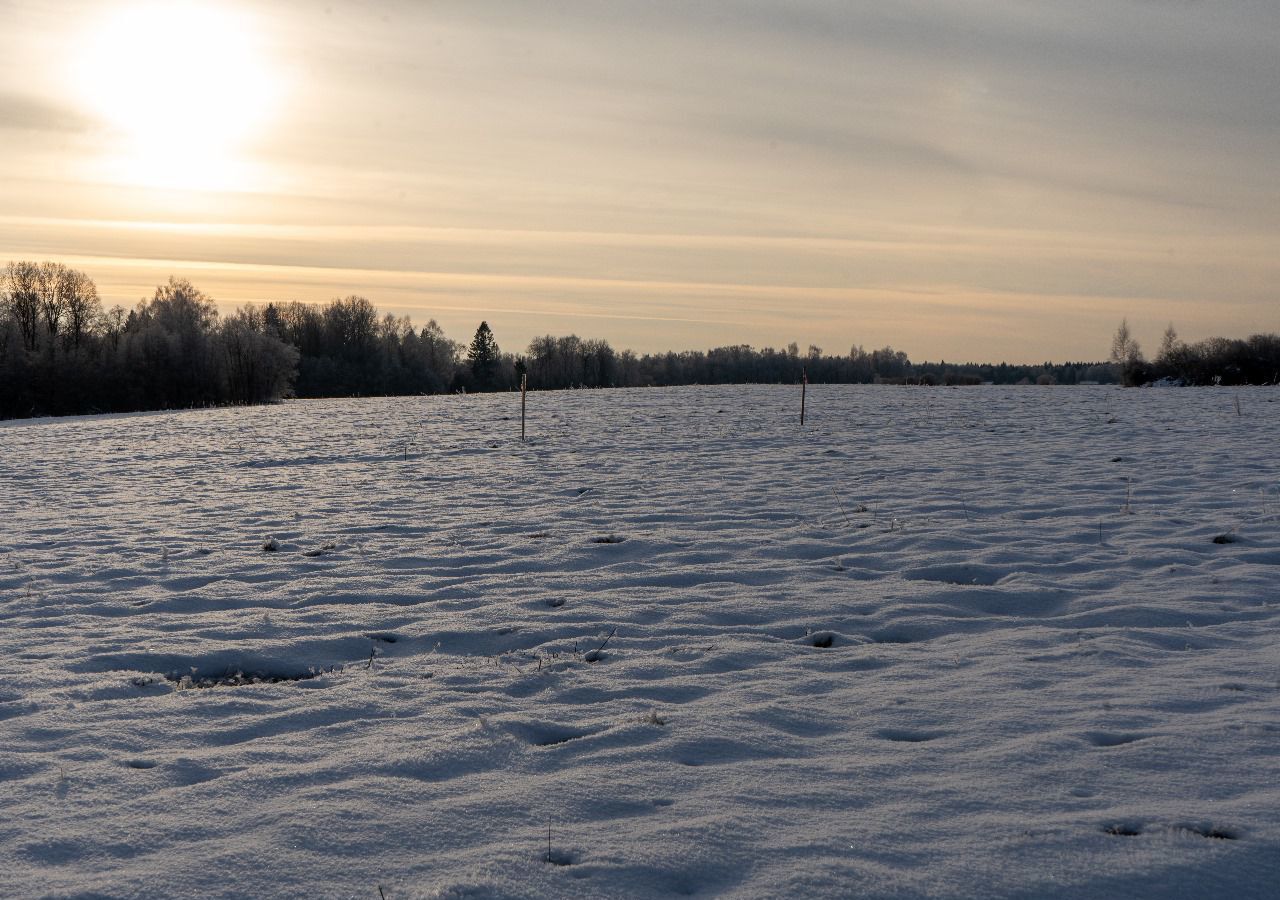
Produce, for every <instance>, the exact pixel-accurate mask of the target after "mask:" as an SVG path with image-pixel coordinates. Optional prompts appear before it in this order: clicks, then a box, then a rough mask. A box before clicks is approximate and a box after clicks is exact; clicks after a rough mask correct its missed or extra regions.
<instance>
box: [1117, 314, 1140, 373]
mask: <svg viewBox="0 0 1280 900" xmlns="http://www.w3.org/2000/svg"><path fill="white" fill-rule="evenodd" d="M1111 362H1112V363H1113V364H1114V365H1115V366H1116V368H1117V369H1118V370H1119V373H1120V380H1121V381H1122V382H1123V383H1124V384H1126V385H1135V384H1142V383H1143V381H1144V380H1145V377H1146V366H1145V365H1144V363H1143V359H1142V347H1140V346H1139V345H1138V341H1137V339H1136V338H1135V337H1134V336H1133V334H1132V332H1130V331H1129V320H1128V319H1121V320H1120V327H1119V328H1117V329H1116V333H1115V336H1114V337H1112V338H1111Z"/></svg>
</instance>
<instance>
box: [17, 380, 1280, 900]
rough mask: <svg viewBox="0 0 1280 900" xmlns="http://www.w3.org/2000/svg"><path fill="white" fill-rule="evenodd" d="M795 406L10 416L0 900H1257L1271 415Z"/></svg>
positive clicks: (558, 399) (919, 401)
mask: <svg viewBox="0 0 1280 900" xmlns="http://www.w3.org/2000/svg"><path fill="white" fill-rule="evenodd" d="M798 399H799V398H798V394H797V391H796V389H793V388H788V387H765V388H685V389H677V390H648V391H622V392H613V391H598V392H570V393H548V394H531V395H530V426H529V436H530V440H529V441H528V442H527V443H525V444H522V443H521V442H520V441H519V398H518V397H514V396H511V395H498V396H494V395H490V396H470V397H432V398H414V399H385V400H382V399H379V400H347V401H322V402H321V401H312V402H295V403H289V404H286V405H282V406H277V407H269V408H254V409H235V410H217V411H195V412H179V413H162V414H148V415H133V416H114V417H95V418H83V419H68V420H57V421H43V422H10V423H4V424H2V425H0V486H2V487H0V522H2V523H3V524H2V525H0V642H2V643H0V674H2V676H3V677H2V679H0V808H2V809H3V816H0V895H3V896H14V897H19V896H20V897H38V896H73V895H74V896H86V897H87V896H95V897H96V896H103V897H335V898H337V897H362V898H370V897H378V896H379V888H381V891H382V893H383V895H384V896H385V897H386V898H387V900H400V898H410V897H434V896H444V897H463V896H467V897H471V896H476V897H489V896H495V897H496V896H512V897H523V896H541V897H606V896H637V897H667V896H673V895H703V896H733V897H783V896H806V897H807V896H832V897H844V896H848V897H855V896H856V897H861V898H875V897H1027V898H1031V897H1081V898H1084V897H1164V896H1185V897H1227V896H1229V897H1233V898H1248V897H1277V896H1280V471H1278V467H1277V453H1276V447H1277V442H1278V439H1280V392H1277V391H1276V390H1275V389H1265V388H1263V389H1242V390H1240V391H1235V390H1226V389H1216V390H1191V389H1170V390H1129V391H1122V390H1120V389H1116V388H1105V387H1102V388H998V387H984V388H965V389H958V390H957V389H944V388H934V389H928V388H892V387H879V388H875V387H825V386H815V387H812V388H811V389H810V391H809V401H810V402H809V413H810V418H809V423H808V424H807V425H806V426H805V428H804V429H801V428H799V427H798V426H797V423H796V412H797V406H798ZM1237 399H1238V401H1239V410H1238V412H1237V406H1236V401H1237ZM1215 538H1218V542H1215ZM269 542H274V543H271V546H274V547H276V548H277V549H274V550H268V549H264V545H267V544H268V543H269ZM610 636H611V637H610ZM548 833H549V834H550V838H549V840H550V853H549V854H548ZM548 855H549V856H550V859H548Z"/></svg>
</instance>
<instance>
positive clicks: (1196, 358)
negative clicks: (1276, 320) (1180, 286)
mask: <svg viewBox="0 0 1280 900" xmlns="http://www.w3.org/2000/svg"><path fill="white" fill-rule="evenodd" d="M1111 362H1112V364H1113V365H1114V366H1115V367H1116V369H1117V370H1118V371H1119V373H1120V378H1121V381H1122V382H1123V383H1124V384H1126V385H1130V386H1134V385H1142V384H1152V383H1156V382H1164V383H1166V384H1179V385H1190V386H1204V385H1215V384H1218V385H1241V384H1280V335H1277V334H1255V335H1252V336H1251V337H1248V338H1246V339H1244V340H1240V339H1238V338H1219V337H1215V338H1208V339H1206V340H1203V341H1197V342H1196V343H1194V344H1188V343H1186V342H1184V341H1182V340H1181V339H1180V338H1179V337H1178V332H1177V331H1176V330H1175V329H1174V327H1173V326H1172V325H1170V326H1169V327H1168V328H1167V329H1165V332H1164V337H1163V338H1162V339H1161V341H1160V349H1159V351H1158V352H1157V353H1156V358H1155V359H1154V360H1151V361H1148V360H1147V359H1146V357H1144V356H1143V354H1142V348H1141V347H1140V346H1139V345H1138V342H1137V340H1135V339H1134V337H1133V335H1132V334H1131V333H1130V331H1129V323H1128V321H1124V322H1121V323H1120V328H1119V329H1117V331H1116V333H1115V337H1113V338H1112V341H1111Z"/></svg>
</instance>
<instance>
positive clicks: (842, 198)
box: [0, 0, 1280, 361]
mask: <svg viewBox="0 0 1280 900" xmlns="http://www.w3.org/2000/svg"><path fill="white" fill-rule="evenodd" d="M81 6H82V9H83V11H84V12H85V13H86V14H87V13H88V11H90V10H92V9H101V8H105V7H106V6H109V4H106V3H89V2H87V0H86V2H85V3H84V4H82V5H81ZM327 8H328V12H327V13H325V14H322V15H317V14H316V12H315V7H314V6H313V5H311V4H303V3H301V2H300V0H298V2H293V0H289V2H283V0H282V2H275V3H264V4H258V5H257V6H256V7H255V14H257V15H259V17H260V21H261V22H262V23H263V27H264V29H265V32H264V36H263V37H264V42H265V43H266V44H267V45H268V46H270V47H271V48H273V53H274V54H275V64H276V65H277V66H278V67H279V68H280V69H281V70H282V71H286V72H288V73H289V74H290V77H291V79H292V81H293V82H294V83H296V84H299V85H304V86H306V87H305V89H300V90H299V91H298V92H297V93H296V95H295V96H294V97H293V101H292V102H291V104H290V105H289V107H288V108H287V109H286V110H285V111H284V112H283V113H282V115H281V117H280V118H279V120H278V121H277V122H276V123H275V125H274V127H273V128H271V129H268V130H267V131H265V132H264V133H263V134H261V135H260V136H259V139H258V141H257V142H256V144H255V147H254V160H253V161H254V163H255V165H256V166H257V169H256V170H255V171H260V172H261V173H262V178H261V179H260V183H258V184H255V185H254V186H253V187H252V189H250V190H247V191H245V192H241V193H230V194H222V195H210V194H198V193H195V192H181V191H170V192H167V193H164V192H154V191H140V190H138V189H137V188H136V187H133V186H130V185H127V184H118V185H112V184H106V183H95V182H94V179H93V178H92V177H89V176H83V175H82V176H75V175H72V176H71V177H66V176H65V175H59V174H58V173H59V172H76V171H81V169H79V168H77V165H78V164H79V163H80V162H83V161H84V160H85V159H86V158H87V155H90V154H92V152H93V151H92V145H93V143H94V141H93V140H92V134H91V133H90V135H89V137H88V138H87V139H85V140H80V138H79V137H78V136H77V135H76V134H74V133H73V134H71V135H69V136H66V137H65V139H64V140H63V142H62V144H61V145H60V146H59V148H58V150H57V153H56V154H55V156H54V157H51V158H50V159H48V160H44V161H41V162H36V161H35V160H34V158H33V157H32V156H31V155H30V146H29V144H30V141H27V144H28V147H27V151H28V155H26V156H18V155H12V154H13V153H14V151H12V150H7V149H5V148H3V147H0V163H7V164H6V165H4V166H3V167H0V172H3V173H6V174H3V175H0V188H2V189H3V190H4V192H5V194H6V195H7V196H8V197H10V198H12V199H11V202H10V203H9V204H8V205H7V210H6V213H7V215H5V216H3V217H0V248H3V249H4V250H6V251H7V252H9V253H17V252H21V253H30V254H40V255H48V256H54V257H60V256H65V255H67V254H78V255H79V256H81V257H83V258H91V259H97V260H108V261H109V260H116V261H117V262H111V263H109V265H110V266H111V271H112V273H113V274H112V277H113V278H114V277H117V276H119V275H120V274H121V273H122V272H123V271H124V268H125V267H127V266H129V265H132V266H133V267H134V269H133V271H134V275H133V276H130V277H131V278H136V279H138V280H141V279H143V278H144V274H143V273H146V275H145V277H147V278H156V279H158V278H163V277H164V275H166V274H167V272H166V271H163V269H164V268H165V267H166V266H170V267H179V266H183V265H186V264H188V263H190V264H192V265H196V266H212V267H213V268H208V269H202V270H200V271H202V272H205V273H206V277H214V278H216V279H217V284H218V287H219V290H218V291H217V292H216V293H218V295H219V296H220V297H221V298H222V299H224V300H235V299H242V298H259V297H265V296H267V295H268V291H269V290H279V291H295V292H296V293H295V296H300V297H302V298H303V299H323V298H324V297H326V296H333V295H337V294H342V293H346V292H352V291H355V292H361V293H368V294H369V295H370V296H371V297H372V298H373V299H374V300H375V301H376V302H379V303H380V304H384V305H392V304H394V305H395V306H396V308H397V309H402V310H405V311H412V312H414V314H415V316H416V317H417V318H425V316H427V315H433V314H435V313H437V312H439V313H440V317H441V318H442V319H445V318H450V317H452V316H454V315H455V314H456V320H457V322H458V328H460V329H462V330H463V332H464V333H465V331H468V330H469V328H470V327H474V323H472V324H471V325H470V326H468V324H467V323H468V322H469V321H470V319H473V318H479V317H483V316H486V315H490V316H491V320H492V319H495V318H496V319H498V321H497V322H496V323H494V324H495V325H496V326H497V327H499V328H501V326H502V321H501V316H498V315H496V314H497V313H499V312H501V313H502V316H507V317H509V322H510V324H509V328H510V329H512V331H513V332H514V333H515V335H516V337H515V340H516V341H517V343H520V342H522V341H523V340H525V339H526V338H527V337H528V336H531V335H532V334H533V333H538V332H539V331H541V330H544V328H543V327H542V325H546V326H547V327H549V325H548V323H555V324H557V325H558V326H561V327H564V328H565V330H578V331H584V330H590V329H589V328H588V325H586V324H584V325H574V324H573V322H574V319H573V316H575V315H576V316H579V317H581V318H582V320H583V321H584V322H588V323H589V322H590V321H592V320H594V321H597V322H600V323H613V324H610V325H609V327H608V328H607V329H606V330H605V331H604V333H602V336H605V337H609V338H610V339H613V340H615V341H617V342H618V343H621V344H626V343H633V344H635V345H637V346H638V347H639V349H657V348H659V347H682V346H689V345H698V344H701V343H705V342H708V341H711V342H717V343H721V342H723V343H729V342H737V341H750V342H755V343H761V342H763V341H764V340H773V341H774V342H778V341H777V338H776V335H777V333H778V329H783V330H789V331H790V332H791V333H790V335H789V336H788V339H791V338H794V339H795V340H798V341H800V342H801V343H807V342H809V341H812V342H815V343H819V344H823V345H831V346H840V345H843V344H844V343H846V342H849V341H852V340H854V339H858V340H866V341H867V342H868V343H876V344H880V343H886V342H893V343H894V344H895V345H900V346H903V347H904V348H906V349H908V350H909V351H911V352H912V353H913V355H916V356H933V357H939V356H946V357H949V358H950V357H958V356H960V355H962V353H961V351H964V352H966V353H970V354H976V355H980V356H988V357H991V358H1008V359H1011V360H1031V361H1035V360H1039V359H1043V358H1044V357H1045V356H1053V357H1059V358H1060V357H1065V356H1071V357H1075V358H1082V357H1086V358H1087V357H1091V356H1097V355H1099V354H1100V353H1101V352H1102V351H1101V350H1099V349H1097V348H1099V347H1100V346H1101V345H1102V344H1105V342H1106V338H1107V336H1108V335H1109V334H1110V332H1111V331H1112V330H1113V329H1114V324H1115V322H1117V321H1118V320H1119V319H1120V318H1121V317H1123V316H1128V317H1130V319H1131V320H1138V321H1136V324H1137V325H1138V327H1139V329H1140V330H1139V336H1140V337H1144V338H1147V339H1148V341H1153V340H1155V335H1156V334H1158V331H1159V329H1162V328H1163V326H1164V324H1165V323H1166V320H1167V317H1168V315H1169V314H1170V313H1171V312H1177V313H1178V316H1179V318H1180V321H1179V322H1178V324H1179V327H1180V329H1181V330H1182V332H1183V333H1184V335H1185V336H1187V337H1195V336H1197V335H1203V334H1208V333H1217V332H1228V331H1241V330H1248V329H1253V330H1262V329H1272V330H1274V329H1276V328H1277V327H1280V322H1277V321H1276V318H1275V313H1274V312H1269V311H1268V305H1267V302H1266V301H1267V298H1268V297H1270V296H1271V292H1272V290H1273V289H1272V287H1271V285H1274V284H1275V283H1276V275H1277V271H1276V268H1277V267H1276V264H1275V263H1273V262H1272V261H1271V256H1272V255H1273V254H1272V253H1271V252H1270V249H1269V248H1271V247H1274V246H1275V245H1276V243H1277V239H1278V238H1280V178H1277V177H1276V176H1277V175H1280V172H1278V171H1277V168H1278V167H1280V162H1278V161H1280V63H1277V60H1276V55H1275V53H1274V47H1275V46H1277V45H1278V44H1280V22H1277V17H1276V16H1275V15H1274V10H1273V9H1272V8H1271V7H1270V6H1269V5H1267V4H1263V3H1260V2H1253V0H1228V2H1222V3H1215V4H1198V3H1184V2H1153V0H1146V2H1140V0H1110V2H1105V3H1104V2H1101V0H1083V2H1081V3H1076V4H1055V3H1033V2H1014V0H990V2H983V3H965V4H960V3H942V2H921V0H907V2H903V3H894V4H883V3H870V2H862V0H841V2H834V0H796V2H790V3H787V4H779V3H772V2H763V0H734V2H723V0H716V2H708V3H698V4H689V3H684V2H679V3H677V2H675V0H655V2H650V3H643V4H637V3H632V2H622V0H592V2H587V0H551V2H548V3H541V4H536V5H534V4H527V3H523V2H515V0H490V2H486V3H475V2H461V0H440V2H436V3H432V4H430V5H426V4H419V3H410V2H391V0H384V2H362V3H356V2H343V0H335V2H332V3H330V4H328V7H327ZM42 12H43V13H47V10H45V11H42V8H41V4H33V3H26V4H20V5H18V6H17V7H16V8H15V10H14V14H13V16H11V18H12V19H13V20H14V21H15V22H16V23H17V24H16V27H18V28H19V29H22V28H25V29H27V32H28V34H29V35H30V36H31V37H32V41H33V42H34V44H36V45H39V44H40V43H41V42H42V41H43V42H44V43H46V44H47V43H48V42H50V41H53V40H55V39H56V37H57V35H56V31H57V23H56V20H55V19H54V18H53V17H50V16H49V15H47V14H42ZM5 65H7V64H4V63H0V75H2V76H3V77H4V78H5V79H6V80H5V82H3V84H2V87H3V91H0V110H4V109H7V108H8V107H6V106H5V103H6V98H9V97H12V96H16V94H15V92H14V91H13V90H11V86H10V84H9V82H10V81H11V80H12V79H13V77H14V73H13V70H12V68H4V66H5ZM40 90H41V94H40V96H53V97H54V98H55V101H54V102H52V104H51V105H48V106H41V105H40V104H39V103H34V102H33V103H30V104H29V105H27V106H25V107H23V106H21V105H20V104H19V103H18V101H13V102H14V103H15V104H17V105H15V106H14V113H13V114H12V115H11V116H7V117H6V118H9V119H11V121H12V122H25V123H27V124H26V126H23V127H27V128H28V129H40V128H42V127H43V128H46V129H54V128H56V127H58V126H56V125H55V123H56V122H57V121H58V119H57V112H56V108H57V105H58V104H62V105H63V106H66V105H67V104H69V103H70V98H59V97H57V95H56V91H55V90H54V88H53V87H51V86H50V85H45V86H42V87H40ZM24 96H25V95H24ZM77 115H79V116H81V117H84V121H86V122H88V123H89V124H88V126H87V127H88V128H89V129H90V132H92V128H93V127H94V126H93V125H92V111H91V110H89V111H85V110H81V111H80V112H79V113H77ZM63 121H64V125H65V122H70V121H74V120H63ZM28 133H29V134H30V133H35V132H31V131H28ZM5 154H11V155H10V157H9V158H6V157H5ZM60 179H61V180H60ZM126 260H128V261H130V262H128V263H126V262H124V261H126ZM104 264H107V263H104ZM219 264H225V267H224V268H217V266H218V265H219ZM326 277H327V278H330V279H331V282H329V283H326V282H325V281H324V279H325V278H326ZM128 281H129V279H121V281H120V282H119V283H121V284H124V283H126V282H128ZM380 292H384V293H380ZM566 298H567V299H566ZM939 298H940V299H939ZM123 299H128V298H127V297H124V298H123ZM771 304H772V305H771ZM491 313H492V315H491ZM1148 316H1150V321H1148V322H1145V323H1144V322H1143V321H1141V320H1142V319H1144V318H1146V317H1148ZM601 317H604V318H601ZM628 322H639V323H649V324H647V325H645V326H644V327H643V328H633V327H631V326H629V325H627V324H626V323H628ZM538 323H542V325H538ZM650 326H652V327H650ZM1143 328H1145V329H1147V331H1150V332H1151V334H1150V335H1147V334H1146V333H1145V332H1144V331H1143V330H1142V329H1143ZM894 329H898V330H896V331H895V330H894ZM1036 329H1043V331H1036ZM1055 341H1056V342H1057V343H1056V344H1055ZM1104 349H1105V348H1104Z"/></svg>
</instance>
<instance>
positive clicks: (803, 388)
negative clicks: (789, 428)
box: [800, 369, 809, 428]
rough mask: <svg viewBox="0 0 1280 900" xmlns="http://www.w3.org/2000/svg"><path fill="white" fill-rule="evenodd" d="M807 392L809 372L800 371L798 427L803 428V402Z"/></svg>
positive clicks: (806, 370) (805, 370)
mask: <svg viewBox="0 0 1280 900" xmlns="http://www.w3.org/2000/svg"><path fill="white" fill-rule="evenodd" d="M808 391H809V370H808V369H801V370H800V427H801V428H803V427H804V400H805V394H806V393H808Z"/></svg>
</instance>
